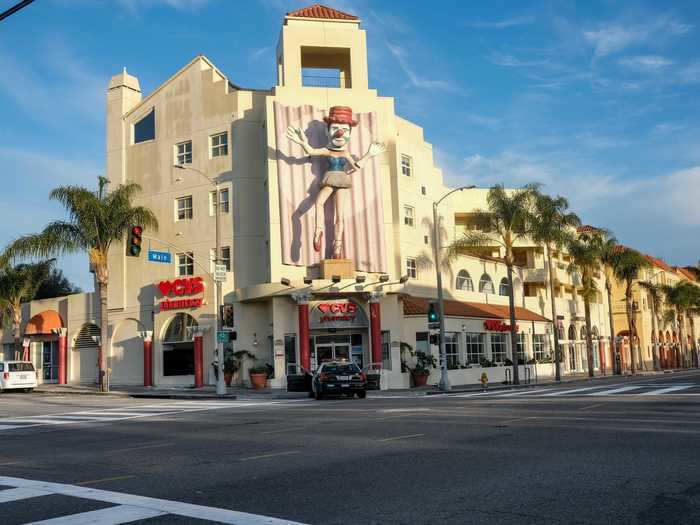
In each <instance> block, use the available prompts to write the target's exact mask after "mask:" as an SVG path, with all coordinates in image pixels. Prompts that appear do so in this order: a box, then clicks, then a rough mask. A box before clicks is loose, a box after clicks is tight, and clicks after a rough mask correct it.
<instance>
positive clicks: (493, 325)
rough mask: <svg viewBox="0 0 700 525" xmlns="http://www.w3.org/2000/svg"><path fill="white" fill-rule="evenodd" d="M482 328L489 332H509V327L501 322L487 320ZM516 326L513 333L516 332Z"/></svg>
mask: <svg viewBox="0 0 700 525" xmlns="http://www.w3.org/2000/svg"><path fill="white" fill-rule="evenodd" d="M484 328H486V329H487V330H489V331H490V332H510V325H509V324H506V323H504V322H503V321H495V320H488V321H484ZM518 329H519V328H518V325H517V324H516V325H515V331H516V332H517V331H518Z"/></svg>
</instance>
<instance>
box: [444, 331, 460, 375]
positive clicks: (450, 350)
mask: <svg viewBox="0 0 700 525" xmlns="http://www.w3.org/2000/svg"><path fill="white" fill-rule="evenodd" d="M445 358H446V359H447V368H448V369H450V370H455V369H457V368H459V333H458V332H445Z"/></svg>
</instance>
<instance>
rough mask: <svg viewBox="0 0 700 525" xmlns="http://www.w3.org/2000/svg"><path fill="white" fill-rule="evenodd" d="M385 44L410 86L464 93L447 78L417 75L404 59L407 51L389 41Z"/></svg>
mask: <svg viewBox="0 0 700 525" xmlns="http://www.w3.org/2000/svg"><path fill="white" fill-rule="evenodd" d="M386 46H387V48H388V49H389V51H390V52H391V54H392V55H393V56H394V58H395V59H396V61H397V62H398V64H399V66H400V67H401V69H402V70H403V72H404V73H405V74H406V76H407V77H408V80H409V83H410V85H411V86H413V87H415V88H418V89H434V90H438V91H445V92H448V93H454V94H461V95H464V94H466V90H464V89H463V88H462V87H460V86H459V85H457V84H455V83H454V82H449V81H447V80H434V79H430V78H425V77H421V76H419V75H418V74H417V73H416V72H415V70H414V69H413V66H412V65H410V64H409V61H408V60H407V59H406V55H407V53H406V51H405V50H404V49H403V48H402V47H400V46H397V45H394V44H390V43H389V42H387V43H386Z"/></svg>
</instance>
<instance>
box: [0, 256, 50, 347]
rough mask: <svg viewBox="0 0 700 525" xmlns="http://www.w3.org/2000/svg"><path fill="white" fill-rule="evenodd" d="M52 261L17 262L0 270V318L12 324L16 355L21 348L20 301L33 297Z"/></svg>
mask: <svg viewBox="0 0 700 525" xmlns="http://www.w3.org/2000/svg"><path fill="white" fill-rule="evenodd" d="M53 263H54V259H50V260H47V261H41V262H38V263H34V264H18V265H16V266H8V267H6V268H5V269H4V270H3V271H2V272H0V320H1V321H2V324H4V325H10V326H12V334H13V336H14V339H15V354H16V355H19V352H20V351H21V350H22V343H21V342H20V335H21V334H20V323H21V321H22V303H24V302H27V301H31V300H32V299H33V298H34V294H35V293H36V291H37V290H38V289H39V287H40V286H41V283H42V282H44V281H45V280H46V279H47V278H48V276H49V273H50V271H51V267H52V266H53Z"/></svg>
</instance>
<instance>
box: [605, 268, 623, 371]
mask: <svg viewBox="0 0 700 525" xmlns="http://www.w3.org/2000/svg"><path fill="white" fill-rule="evenodd" d="M605 290H606V291H607V293H608V317H609V319H608V323H610V359H611V360H612V362H611V363H610V368H612V373H613V374H615V365H616V363H617V360H616V359H615V354H616V350H617V348H616V345H615V318H614V316H613V308H612V285H611V284H610V280H609V279H608V278H607V276H606V278H605ZM620 373H622V370H620Z"/></svg>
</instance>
